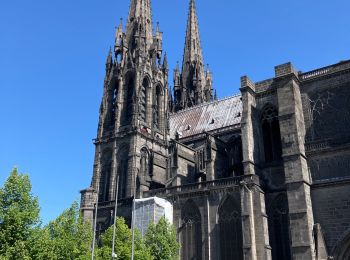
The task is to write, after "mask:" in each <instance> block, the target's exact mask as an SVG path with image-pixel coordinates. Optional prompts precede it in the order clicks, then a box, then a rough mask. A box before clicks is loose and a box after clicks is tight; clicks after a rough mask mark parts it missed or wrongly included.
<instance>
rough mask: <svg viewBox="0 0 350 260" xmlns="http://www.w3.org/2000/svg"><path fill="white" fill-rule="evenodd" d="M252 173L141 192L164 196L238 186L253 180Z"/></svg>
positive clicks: (145, 195) (147, 195)
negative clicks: (245, 181)
mask: <svg viewBox="0 0 350 260" xmlns="http://www.w3.org/2000/svg"><path fill="white" fill-rule="evenodd" d="M253 178H254V176H253V175H244V176H239V177H232V178H225V179H219V180H214V181H207V182H198V183H193V184H186V185H181V186H174V187H169V188H164V189H157V190H150V191H145V192H144V193H143V195H144V197H155V196H159V197H165V196H167V195H172V194H177V193H190V192H192V191H204V190H209V189H213V188H219V187H233V186H238V185H239V184H240V182H241V181H243V180H253Z"/></svg>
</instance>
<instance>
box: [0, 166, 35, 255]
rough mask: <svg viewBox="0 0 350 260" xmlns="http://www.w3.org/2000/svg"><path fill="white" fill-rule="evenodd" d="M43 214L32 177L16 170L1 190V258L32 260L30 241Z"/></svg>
mask: <svg viewBox="0 0 350 260" xmlns="http://www.w3.org/2000/svg"><path fill="white" fill-rule="evenodd" d="M39 212H40V209H39V203H38V199H37V198H36V197H35V196H33V194H32V185H31V183H30V180H29V177H28V175H25V174H19V173H18V170H17V168H15V169H13V171H12V172H11V174H10V176H9V177H8V179H7V180H6V182H5V184H4V186H3V187H2V188H0V259H25V260H26V259H31V256H30V250H31V245H30V241H31V239H32V237H33V235H34V231H35V230H36V229H37V228H38V226H39V225H40V220H39Z"/></svg>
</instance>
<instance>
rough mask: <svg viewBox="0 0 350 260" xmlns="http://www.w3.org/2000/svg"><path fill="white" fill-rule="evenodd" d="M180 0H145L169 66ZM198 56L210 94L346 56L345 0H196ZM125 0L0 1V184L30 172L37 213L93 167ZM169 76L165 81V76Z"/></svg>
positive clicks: (179, 44) (177, 42)
mask: <svg viewBox="0 0 350 260" xmlns="http://www.w3.org/2000/svg"><path fill="white" fill-rule="evenodd" d="M188 2H189V0H176V1H169V0H153V1H152V6H153V8H152V10H153V19H154V22H156V21H159V22H160V26H161V30H162V31H163V32H164V46H163V47H164V50H166V51H167V53H168V57H169V65H170V69H171V71H170V74H172V69H173V68H174V67H175V64H176V61H177V60H179V61H181V59H182V50H183V45H184V37H185V26H186V19H187V11H188ZM197 7H198V16H199V22H200V31H201V37H202V47H203V50H204V59H205V62H206V63H209V64H210V68H211V70H212V71H213V73H214V84H215V87H216V88H217V90H218V95H219V97H224V96H228V95H232V94H234V93H237V92H238V88H239V81H240V76H242V75H246V74H247V75H249V76H250V77H251V78H252V79H253V80H254V81H258V80H263V79H266V78H269V77H272V76H273V72H274V70H273V69H274V66H275V65H278V64H282V63H285V62H288V61H291V62H293V64H294V65H295V67H296V68H297V69H298V70H303V71H307V70H311V69H314V68H318V67H321V66H326V65H329V64H333V63H336V62H339V61H340V60H346V59H349V57H350V30H349V28H350V19H349V10H350V1H349V0H333V1H328V0H318V1H316V0H294V1H286V0H265V1H262V0H234V1H233V0H215V1H213V0H210V1H208V0H197ZM128 8H129V0H103V1H100V0H99V1H97V0H74V1H72V0H49V1H43V0H40V1H39V0H30V1H28V0H11V1H1V4H0V39H1V40H0V90H1V92H0V119H1V128H0V136H1V144H0V185H2V184H3V182H4V180H5V178H6V177H7V176H8V174H9V172H10V171H11V169H12V168H13V167H14V166H18V167H19V169H20V171H21V172H26V173H29V175H30V177H31V180H32V183H33V191H34V193H35V194H36V195H37V196H38V197H39V200H40V203H41V207H42V217H43V220H44V222H47V221H49V220H52V219H54V218H55V217H56V216H58V215H59V213H60V212H62V210H64V209H65V208H67V207H69V205H70V204H71V203H72V202H73V201H74V200H75V199H78V198H79V190H81V189H83V188H85V187H88V186H89V184H90V180H91V175H92V165H93V154H94V146H93V144H92V141H91V140H92V139H93V138H94V137H95V135H96V130H97V121H98V108H99V104H100V100H101V95H102V86H103V78H104V67H105V65H104V63H105V60H106V55H107V53H108V49H109V46H111V45H112V44H113V40H114V39H113V37H114V27H115V26H116V25H117V24H118V23H119V18H121V17H123V18H124V20H126V18H127V14H128ZM170 84H171V85H172V82H171V81H170Z"/></svg>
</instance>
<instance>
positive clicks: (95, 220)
mask: <svg viewBox="0 0 350 260" xmlns="http://www.w3.org/2000/svg"><path fill="white" fill-rule="evenodd" d="M100 164H101V152H99V153H98V170H97V172H98V175H100V176H101V167H100ZM99 192H100V184H99V183H97V191H96V190H95V193H97V196H96V203H95V219H94V234H93V239H92V252H91V260H94V257H95V243H96V226H97V209H98V196H99Z"/></svg>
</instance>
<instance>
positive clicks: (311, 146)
mask: <svg viewBox="0 0 350 260" xmlns="http://www.w3.org/2000/svg"><path fill="white" fill-rule="evenodd" d="M329 147H330V145H329V142H328V141H322V142H314V143H308V144H306V145H305V149H306V151H308V152H309V151H318V150H323V149H327V148H329Z"/></svg>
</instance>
